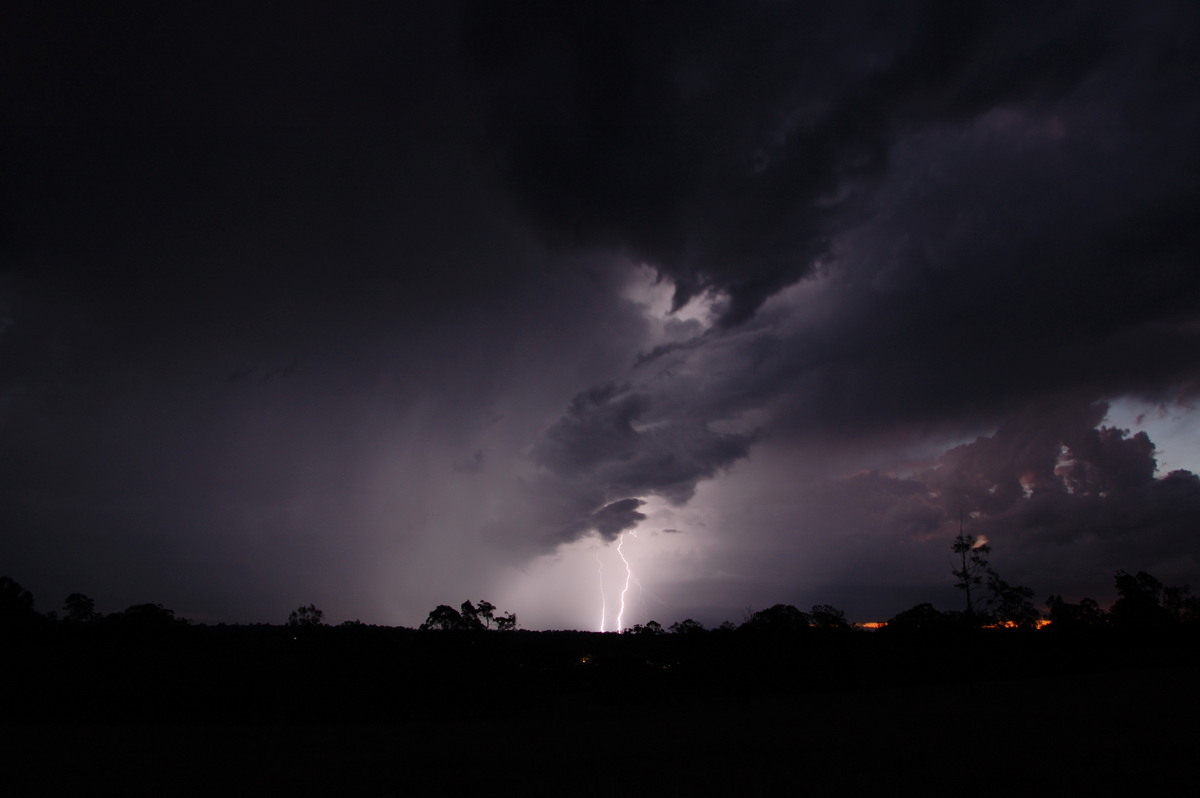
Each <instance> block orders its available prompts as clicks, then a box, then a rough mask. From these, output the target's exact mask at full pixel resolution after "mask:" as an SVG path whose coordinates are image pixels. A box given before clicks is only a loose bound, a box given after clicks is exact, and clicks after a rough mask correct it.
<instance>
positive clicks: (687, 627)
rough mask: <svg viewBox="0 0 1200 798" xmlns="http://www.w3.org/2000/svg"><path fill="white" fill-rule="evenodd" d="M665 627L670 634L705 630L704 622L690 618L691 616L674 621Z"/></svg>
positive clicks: (690, 633) (697, 632)
mask: <svg viewBox="0 0 1200 798" xmlns="http://www.w3.org/2000/svg"><path fill="white" fill-rule="evenodd" d="M667 629H668V630H669V631H670V632H671V634H677V635H694V634H699V633H701V632H705V631H707V630H706V629H705V628H704V624H702V623H700V622H699V621H695V620H692V619H691V618H685V619H684V620H682V621H676V622H675V623H673V624H671V625H670V626H668V627H667Z"/></svg>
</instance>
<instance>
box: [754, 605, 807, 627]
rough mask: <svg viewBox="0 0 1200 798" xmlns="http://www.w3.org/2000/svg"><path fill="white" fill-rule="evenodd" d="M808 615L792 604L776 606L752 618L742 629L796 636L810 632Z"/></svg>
mask: <svg viewBox="0 0 1200 798" xmlns="http://www.w3.org/2000/svg"><path fill="white" fill-rule="evenodd" d="M808 626H809V624H808V615H807V614H805V613H803V612H801V611H800V610H798V609H796V608H795V607H793V606H792V605H791V604H776V605H775V606H773V607H768V608H767V609H765V610H759V611H758V612H756V613H754V614H753V615H751V616H750V618H749V620H747V621H746V622H745V623H744V624H742V625H741V627H740V628H741V629H743V630H746V631H749V632H758V633H762V634H795V633H797V632H806V631H808Z"/></svg>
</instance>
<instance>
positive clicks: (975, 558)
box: [950, 525, 992, 616]
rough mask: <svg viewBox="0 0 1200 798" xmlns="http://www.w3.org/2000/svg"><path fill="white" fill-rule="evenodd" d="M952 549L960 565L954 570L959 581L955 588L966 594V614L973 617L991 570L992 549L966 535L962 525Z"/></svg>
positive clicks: (951, 545)
mask: <svg viewBox="0 0 1200 798" xmlns="http://www.w3.org/2000/svg"><path fill="white" fill-rule="evenodd" d="M950 548H951V550H952V551H953V552H954V553H955V554H956V555H957V556H958V563H959V565H958V567H957V568H954V569H953V574H954V578H955V579H957V580H958V581H957V582H955V583H954V586H955V587H956V588H958V589H959V590H961V591H963V593H965V594H966V600H967V606H966V614H967V616H973V615H975V604H976V602H977V601H978V600H979V593H980V592H981V590H982V587H983V580H984V577H985V576H987V574H988V571H989V570H990V569H989V568H988V560H987V558H988V555H989V554H990V553H991V551H992V547H991V546H988V545H987V544H986V543H985V542H984V541H982V540H976V539H975V537H974V536H973V535H964V534H963V531H962V527H961V525H960V526H959V530H958V537H956V538H955V539H954V542H953V543H952V544H950Z"/></svg>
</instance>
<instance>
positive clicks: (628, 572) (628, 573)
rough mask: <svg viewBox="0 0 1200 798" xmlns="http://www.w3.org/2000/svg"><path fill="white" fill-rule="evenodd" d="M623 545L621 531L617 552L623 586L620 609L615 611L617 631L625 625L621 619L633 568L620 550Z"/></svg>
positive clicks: (635, 533) (634, 533) (623, 540)
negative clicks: (623, 570) (623, 579)
mask: <svg viewBox="0 0 1200 798" xmlns="http://www.w3.org/2000/svg"><path fill="white" fill-rule="evenodd" d="M629 534H631V535H633V536H634V537H635V538H636V537H637V532H636V531H633V532H630V533H629ZM624 545H625V533H624V532H622V533H621V535H620V537H618V538H617V554H618V555H619V556H620V557H621V562H623V563H625V586H624V587H622V588H621V609H620V610H618V612H617V631H618V632H619V631H621V630H622V629H624V628H625V627H624V626H623V625H622V623H621V619H622V618H623V617H624V616H625V594H626V593H628V592H629V583H630V582H631V581H633V568H632V567H631V566H630V565H629V560H627V559H626V558H625V552H623V551H621V547H622V546H624Z"/></svg>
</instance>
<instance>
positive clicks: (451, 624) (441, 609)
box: [421, 604, 463, 632]
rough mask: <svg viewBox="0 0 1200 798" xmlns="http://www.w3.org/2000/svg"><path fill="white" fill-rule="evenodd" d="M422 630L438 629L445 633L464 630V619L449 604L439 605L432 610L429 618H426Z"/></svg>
mask: <svg viewBox="0 0 1200 798" xmlns="http://www.w3.org/2000/svg"><path fill="white" fill-rule="evenodd" d="M421 628H422V629H437V630H439V631H443V632H450V631H454V630H456V629H462V628H463V617H462V615H460V614H459V612H458V610H456V609H454V608H453V607H451V606H449V605H448V604H439V605H437V606H436V607H434V608H433V609H432V610H430V612H429V615H428V617H426V618H425V623H423V624H421Z"/></svg>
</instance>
